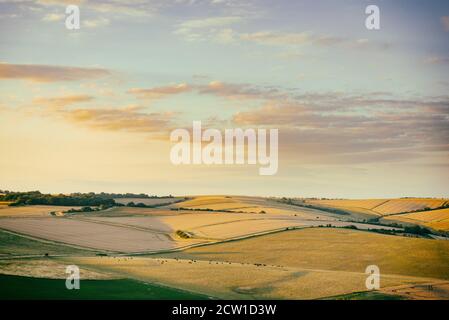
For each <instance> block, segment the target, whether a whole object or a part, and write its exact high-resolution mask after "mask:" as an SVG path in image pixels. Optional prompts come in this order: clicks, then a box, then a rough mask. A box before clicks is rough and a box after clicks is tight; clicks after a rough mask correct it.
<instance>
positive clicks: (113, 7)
mask: <svg viewBox="0 0 449 320" xmlns="http://www.w3.org/2000/svg"><path fill="white" fill-rule="evenodd" d="M35 3H36V4H37V5H40V6H44V7H48V6H66V5H69V4H74V5H79V6H82V8H86V9H90V10H93V11H97V12H99V13H107V14H115V15H127V16H134V17H143V16H151V15H153V14H154V13H155V12H157V10H158V8H159V7H160V6H161V5H162V3H163V2H160V1H142V0H134V1H121V0H104V1H87V0H37V1H35Z"/></svg>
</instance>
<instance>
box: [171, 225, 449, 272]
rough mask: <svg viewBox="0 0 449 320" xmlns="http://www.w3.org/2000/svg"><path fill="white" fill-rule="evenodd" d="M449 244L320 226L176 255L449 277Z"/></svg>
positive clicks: (200, 248) (201, 248) (338, 269)
mask: <svg viewBox="0 0 449 320" xmlns="http://www.w3.org/2000/svg"><path fill="white" fill-rule="evenodd" d="M448 252H449V241H443V240H427V239H416V238H405V237H399V236H389V235H381V234H375V233H370V232H363V231H356V230H346V229H327V228H314V229H304V230H295V231H287V232H282V233H277V234H273V235H266V236H260V237H256V238H252V239H247V240H242V241H233V242H228V243H223V244H216V245H211V246H204V247H199V248H193V249H189V250H187V251H185V252H183V253H177V254H171V256H176V255H177V256H180V257H186V258H189V257H190V258H194V259H204V260H218V261H232V262H241V263H265V264H273V265H282V266H287V267H299V268H307V269H317V270H334V271H352V272H362V273H363V272H365V268H366V267H367V266H368V265H371V264H375V265H378V266H379V268H380V270H381V273H383V274H396V275H406V276H416V277H429V278H437V279H449V254H448Z"/></svg>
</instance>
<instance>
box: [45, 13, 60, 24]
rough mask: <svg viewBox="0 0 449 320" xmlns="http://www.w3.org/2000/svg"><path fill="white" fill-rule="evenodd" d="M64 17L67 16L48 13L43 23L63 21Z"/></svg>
mask: <svg viewBox="0 0 449 320" xmlns="http://www.w3.org/2000/svg"><path fill="white" fill-rule="evenodd" d="M64 17H65V16H64V15H63V14H59V13H48V14H46V15H45V16H44V17H43V18H42V21H48V22H54V21H61V20H62V19H64Z"/></svg>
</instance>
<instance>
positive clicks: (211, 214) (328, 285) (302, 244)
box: [0, 196, 449, 299]
mask: <svg viewBox="0 0 449 320" xmlns="http://www.w3.org/2000/svg"><path fill="white" fill-rule="evenodd" d="M400 200H402V199H400ZM382 201H384V200H382ZM382 203H385V201H384V202H382ZM382 203H380V200H375V201H374V200H372V201H371V200H369V201H368V200H366V201H364V202H363V203H362V204H361V206H364V207H366V208H361V209H363V210H371V209H373V208H374V209H376V208H375V206H376V205H377V206H381V205H382ZM342 204H344V205H345V206H347V205H353V204H352V203H348V202H344V203H343V202H341V203H340V205H342ZM326 205H329V204H326ZM40 207H41V206H39V208H34V207H33V206H26V207H20V209H21V211H20V213H19V211H17V212H16V213H17V214H16V215H14V216H4V217H1V218H0V228H1V229H3V230H0V274H3V275H5V276H4V277H3V278H1V277H0V283H1V282H2V281H3V282H4V283H13V282H14V281H16V282H17V283H18V286H19V287H20V286H21V283H26V281H34V282H33V283H34V285H36V286H37V287H39V285H40V284H44V283H45V285H48V286H49V288H50V287H51V288H54V287H53V284H55V283H57V282H52V281H50V280H52V279H62V278H64V276H65V273H64V267H65V266H66V265H69V264H76V265H78V266H80V268H81V273H82V274H83V278H84V279H90V280H89V281H90V282H88V284H87V286H92V290H93V291H92V292H94V291H95V290H96V289H94V288H100V287H101V288H106V289H105V290H108V292H107V293H104V297H111V298H114V297H117V298H119V297H123V294H124V293H123V292H122V291H120V288H117V287H116V286H115V285H112V284H118V283H121V282H120V281H131V282H130V283H133V285H132V286H134V287H135V286H137V287H135V289H130V293H129V296H127V297H124V298H128V297H135V298H136V299H140V298H142V299H153V298H154V297H155V296H154V295H160V296H159V298H161V299H162V298H164V297H169V296H170V294H174V295H175V296H173V297H176V295H177V294H181V295H182V294H187V296H184V297H189V298H192V299H195V298H204V297H214V298H225V299H323V298H325V299H326V298H329V299H363V298H371V299H375V298H379V299H380V298H385V299H402V298H407V299H414V298H418V297H424V298H426V299H427V298H428V299H443V298H444V299H445V298H446V294H447V288H448V283H449V267H448V266H449V254H448V252H449V241H446V240H430V239H423V238H412V237H404V236H397V235H384V234H378V233H374V232H371V231H372V230H376V229H383V230H382V232H387V231H390V232H399V233H400V232H402V231H401V229H398V228H392V227H389V226H386V225H379V224H369V223H360V222H357V221H352V220H351V216H350V215H349V216H348V215H341V214H338V213H334V212H331V211H325V210H320V209H317V208H307V207H302V206H295V205H290V204H286V203H280V202H278V201H276V200H273V199H268V198H257V197H234V196H210V197H209V196H200V197H190V198H189V199H188V200H186V201H183V202H179V203H175V204H170V205H166V206H162V207H158V208H134V207H113V208H109V209H106V210H100V211H94V212H79V213H71V214H65V215H64V216H50V215H45V214H43V215H36V216H30V214H29V213H28V212H27V211H26V210H30V212H45V211H42V210H43V209H42V208H40ZM180 208H186V209H185V210H183V209H180ZM368 208H371V209H368ZM173 209H174V210H173ZM187 209H188V210H187ZM45 210H47V209H45ZM413 214H421V215H424V214H430V215H429V216H425V218H426V219H427V220H428V221H427V222H428V223H432V222H435V221H436V220H438V219H441V218H444V217H445V214H446V211H441V212H440V210H434V211H427V212H422V213H413ZM397 216H403V215H397ZM397 216H395V215H393V216H391V218H394V217H397ZM415 219H417V217H415ZM421 220H422V221H424V218H423V217H421ZM422 221H419V223H424V222H422ZM427 222H425V223H427ZM342 227H346V228H348V227H350V228H357V229H359V230H353V229H342ZM367 230H371V231H367ZM398 252H400V253H401V254H398ZM105 254H107V256H105ZM136 255H138V256H136ZM373 264H374V265H377V266H379V268H380V270H381V273H382V280H381V283H382V285H381V290H380V291H377V292H376V294H371V293H369V294H368V293H366V292H365V291H366V287H365V279H366V274H365V268H366V266H368V265H373ZM181 274H182V277H180V276H179V275H181ZM6 276H8V277H9V278H8V277H6ZM14 276H16V278H14ZM21 277H24V278H21ZM35 278H40V280H42V281H41V282H39V281H37V280H33V279H35ZM47 281H50V282H47ZM86 281H87V280H86ZM95 281H97V282H95ZM101 281H103V282H101ZM111 281H112V282H111ZM133 281H134V282H133ZM130 283H128V284H124V286H125V287H126V286H127V285H131V284H130ZM97 285H98V286H97ZM103 285H104V286H103ZM429 285H430V286H433V287H435V288H438V291H436V292H428V290H427V289H426V288H428V287H429ZM132 286H131V287H132ZM142 286H143V287H142ZM107 288H110V289H107ZM145 288H146V289H145ZM154 288H166V289H167V288H168V289H170V290H175V291H174V292H176V293H173V292H172V291H170V292H172V293H164V291H158V290H157V289H154ZM55 290H56V289H55ZM109 290H110V291H109ZM117 290H118V291H117ZM142 290H143V291H142ZM146 290H148V291H150V293H149V295H146V294H147V292H146ZM164 290H165V289H164ZM50 291H51V292H50V293H46V292H45V291H44V292H43V293H42V298H46V297H50V296H51V297H52V296H53V294H54V292H56V291H53V289H51V290H50ZM133 292H134V293H133ZM151 292H153V293H154V295H152V294H153V293H151ZM85 294H86V296H82V297H83V298H86V299H92V298H97V297H94V296H92V295H90V293H89V292H87V293H85ZM63 296H64V295H63ZM30 297H31V298H33V297H34V296H30ZM99 297H101V295H100V296H99ZM63 298H67V299H70V298H71V296H70V295H69V296H64V297H63Z"/></svg>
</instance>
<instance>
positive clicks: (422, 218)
mask: <svg viewBox="0 0 449 320" xmlns="http://www.w3.org/2000/svg"><path fill="white" fill-rule="evenodd" d="M385 220H390V221H399V222H407V223H414V224H422V225H424V226H427V227H430V228H432V229H435V230H441V231H449V208H446V209H439V210H430V211H420V212H413V213H406V214H398V215H391V216H388V217H386V218H385Z"/></svg>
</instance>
